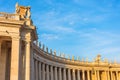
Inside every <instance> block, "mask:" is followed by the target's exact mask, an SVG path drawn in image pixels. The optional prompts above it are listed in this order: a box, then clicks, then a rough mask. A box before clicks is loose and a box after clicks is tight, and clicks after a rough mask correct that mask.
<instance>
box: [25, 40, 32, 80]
mask: <svg viewBox="0 0 120 80" xmlns="http://www.w3.org/2000/svg"><path fill="white" fill-rule="evenodd" d="M25 47H26V52H25V80H31V78H32V77H33V74H32V73H33V71H32V70H33V64H32V63H31V62H33V61H32V59H33V54H32V48H31V40H30V39H28V38H27V39H26V46H25Z"/></svg>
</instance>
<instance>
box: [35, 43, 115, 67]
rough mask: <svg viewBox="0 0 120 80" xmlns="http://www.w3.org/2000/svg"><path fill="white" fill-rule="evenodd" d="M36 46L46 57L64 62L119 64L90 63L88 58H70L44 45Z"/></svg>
mask: <svg viewBox="0 0 120 80" xmlns="http://www.w3.org/2000/svg"><path fill="white" fill-rule="evenodd" d="M34 45H36V46H37V47H38V48H39V49H40V50H42V51H43V52H44V54H45V55H49V56H51V57H54V58H57V59H64V60H69V61H74V62H75V61H77V62H82V63H93V64H98V63H99V64H103V65H104V64H111V65H112V64H117V63H115V62H109V61H108V60H106V59H105V60H101V61H100V62H95V61H92V62H90V61H89V60H88V58H86V59H84V58H80V57H74V56H69V55H66V54H63V53H57V52H56V50H52V49H50V50H49V49H48V47H45V45H44V44H41V42H35V43H34Z"/></svg>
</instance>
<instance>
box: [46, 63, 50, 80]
mask: <svg viewBox="0 0 120 80" xmlns="http://www.w3.org/2000/svg"><path fill="white" fill-rule="evenodd" d="M46 70H47V73H46V74H47V80H49V78H50V77H49V65H46Z"/></svg>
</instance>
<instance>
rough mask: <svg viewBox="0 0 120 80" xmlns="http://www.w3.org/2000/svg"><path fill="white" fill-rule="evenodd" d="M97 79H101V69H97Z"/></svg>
mask: <svg viewBox="0 0 120 80" xmlns="http://www.w3.org/2000/svg"><path fill="white" fill-rule="evenodd" d="M97 78H98V79H97V80H100V73H99V70H98V71H97Z"/></svg>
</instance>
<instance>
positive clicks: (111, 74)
mask: <svg viewBox="0 0 120 80" xmlns="http://www.w3.org/2000/svg"><path fill="white" fill-rule="evenodd" d="M110 76H111V77H110V78H111V80H113V73H112V71H110Z"/></svg>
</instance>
